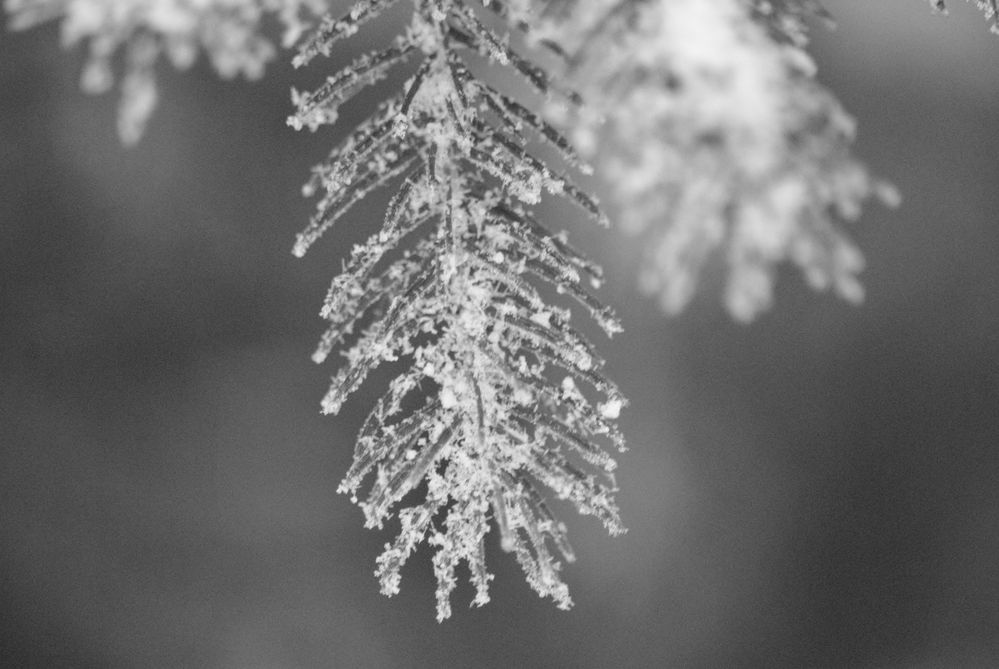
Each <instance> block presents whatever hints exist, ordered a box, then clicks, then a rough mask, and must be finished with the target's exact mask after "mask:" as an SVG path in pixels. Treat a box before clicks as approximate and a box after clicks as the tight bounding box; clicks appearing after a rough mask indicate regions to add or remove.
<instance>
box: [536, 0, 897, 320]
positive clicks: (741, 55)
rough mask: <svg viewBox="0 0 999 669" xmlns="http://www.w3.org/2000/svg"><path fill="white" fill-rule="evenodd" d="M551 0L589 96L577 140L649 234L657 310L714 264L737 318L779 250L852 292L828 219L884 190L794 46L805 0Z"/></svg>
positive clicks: (847, 250)
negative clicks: (855, 152) (597, 159)
mask: <svg viewBox="0 0 999 669" xmlns="http://www.w3.org/2000/svg"><path fill="white" fill-rule="evenodd" d="M556 4H558V5H560V7H559V9H557V10H556V11H555V12H554V14H553V15H552V16H551V17H550V19H549V29H548V33H549V34H551V35H554V37H555V38H556V39H558V40H559V41H561V42H562V43H563V44H565V45H566V47H567V48H568V49H570V51H571V52H572V53H573V54H574V60H573V63H572V70H571V74H572V78H573V81H574V82H575V83H576V84H577V86H578V87H579V88H580V90H581V92H582V94H583V96H584V98H585V99H586V100H587V101H588V103H589V104H588V105H587V106H585V107H582V108H580V109H579V110H578V113H577V114H576V115H575V117H574V118H571V119H569V122H571V123H573V124H574V126H575V134H574V139H575V140H576V142H577V143H578V145H579V146H580V147H581V149H585V150H586V151H587V152H588V153H590V154H595V153H596V152H598V151H599V152H600V153H601V155H602V156H604V158H603V160H602V168H603V170H602V175H603V176H604V177H606V178H607V179H608V180H609V181H610V182H611V186H612V187H613V189H614V194H615V196H616V204H617V205H618V210H619V213H620V221H621V223H622V224H623V225H624V226H625V227H626V228H628V229H630V230H632V231H642V232H644V233H646V234H651V236H652V237H653V243H651V244H649V245H648V246H647V247H646V248H647V249H648V251H647V257H646V262H645V264H644V267H643V269H642V274H641V283H642V285H643V287H644V288H645V289H646V290H648V291H649V292H651V293H655V294H658V295H659V297H660V300H661V303H662V305H663V307H664V308H665V309H666V310H667V311H669V312H676V311H679V310H680V309H682V308H683V307H684V306H685V305H686V304H687V303H688V302H689V301H690V299H691V297H692V295H693V294H694V292H695V289H696V287H697V286H698V284H699V282H700V279H701V275H702V274H703V272H704V271H705V269H706V268H707V267H709V266H711V265H714V264H719V265H721V264H723V265H724V266H726V267H727V281H726V286H725V303H726V306H727V307H728V310H729V312H730V313H731V314H732V315H733V316H734V317H735V318H737V319H738V320H743V321H746V320H750V319H752V318H753V317H755V316H756V315H757V314H758V313H759V312H760V311H762V310H764V309H766V308H767V307H769V306H770V304H771V301H772V295H773V285H774V277H775V272H776V268H777V267H778V266H779V265H780V264H782V263H785V262H790V263H793V264H795V265H797V266H798V267H799V268H800V269H801V270H802V272H803V273H804V275H805V277H806V279H807V280H808V282H809V283H810V284H811V285H812V286H814V287H815V288H818V289H825V288H831V289H832V290H834V291H835V292H836V293H838V294H839V295H840V296H842V297H844V298H846V299H848V300H851V301H858V300H860V299H861V297H862V295H863V290H862V287H861V285H860V283H859V282H858V280H857V274H858V272H859V271H860V270H861V269H862V266H863V258H862V256H861V253H860V251H859V250H858V249H857V247H856V246H855V245H854V244H853V243H852V242H851V241H850V240H849V238H848V237H847V236H846V234H845V233H844V232H843V231H842V230H841V228H840V225H839V222H840V221H842V220H853V219H855V218H857V217H858V216H859V214H860V210H861V204H862V202H863V201H864V200H865V199H866V198H868V197H870V196H871V195H876V196H878V197H880V198H881V199H882V200H884V201H887V202H893V201H894V200H895V199H896V197H897V196H896V195H895V194H894V191H893V190H892V189H891V188H890V187H888V186H886V185H884V184H881V183H879V182H878V181H877V180H875V179H873V178H872V177H871V176H870V175H869V174H868V172H867V170H866V169H865V168H864V166H863V165H862V164H861V163H859V162H858V161H857V160H856V159H855V158H854V157H853V156H852V155H851V152H850V145H851V143H852V140H853V135H854V124H853V120H852V119H851V118H850V117H849V116H848V115H847V114H846V113H845V112H844V110H843V109H842V108H841V106H840V105H839V103H838V102H837V101H836V99H835V98H834V97H833V96H832V95H831V94H830V93H829V92H828V91H826V90H825V89H824V88H822V87H821V86H820V85H819V84H818V83H817V82H816V80H815V67H814V65H813V63H812V60H811V59H810V58H809V56H808V55H807V54H806V52H805V51H804V49H803V48H802V47H803V44H804V37H805V31H804V21H803V19H804V16H805V15H807V14H808V13H810V12H817V11H820V9H821V8H820V7H819V6H818V4H817V3H816V2H807V1H806V2H800V1H790V0H788V1H784V2H773V1H768V0H712V1H711V2H702V1H701V0H669V1H657V2H619V1H617V0H586V1H585V2H582V1H568V0H563V2H561V3H556ZM604 121H606V126H603V125H602V124H603V122H604Z"/></svg>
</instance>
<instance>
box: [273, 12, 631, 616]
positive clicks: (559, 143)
mask: <svg viewBox="0 0 999 669" xmlns="http://www.w3.org/2000/svg"><path fill="white" fill-rule="evenodd" d="M392 4H394V3H393V2H391V1H386V0H367V1H362V2H358V3H355V4H354V5H353V7H352V8H351V9H350V10H349V11H348V12H347V13H346V14H345V15H343V16H340V17H336V18H332V17H327V18H326V19H324V20H323V21H322V22H321V24H320V26H319V27H318V29H317V30H316V31H315V32H314V33H313V34H312V35H310V36H309V37H308V38H307V39H306V40H305V41H304V42H303V44H302V47H301V49H300V50H299V55H298V57H297V58H296V64H299V65H303V64H305V63H307V62H309V61H311V60H312V59H313V58H315V57H316V56H319V55H325V54H328V53H329V52H330V47H331V45H332V44H333V43H335V42H336V41H337V40H340V39H343V38H346V37H350V36H351V35H353V34H354V33H355V32H356V31H357V29H358V27H359V26H360V25H361V24H362V23H364V22H366V21H367V20H369V19H372V18H374V17H375V16H377V15H378V14H379V13H380V12H382V11H384V10H385V9H386V8H387V7H388V6H390V5H392ZM483 8H485V9H487V10H493V11H492V12H488V11H483ZM523 16H524V15H523V7H518V6H515V5H511V4H502V3H496V2H495V1H494V2H482V3H477V2H472V1H470V0H468V1H466V0H416V1H415V3H414V10H413V12H412V19H411V22H410V23H409V25H408V27H407V29H406V30H405V32H404V33H403V34H401V35H398V36H397V37H395V39H394V40H393V41H392V42H391V44H389V45H388V46H387V47H386V48H384V49H382V50H379V51H375V52H372V53H369V54H366V55H364V56H361V57H360V58H358V59H357V60H355V61H354V63H353V64H352V65H350V66H348V67H346V68H343V69H341V70H339V71H337V72H335V73H334V74H333V75H331V76H329V77H328V78H327V79H326V81H325V83H323V84H322V85H320V86H319V87H318V88H316V89H315V90H313V91H311V92H308V93H299V92H295V94H294V101H295V104H296V106H297V112H296V113H295V114H294V115H293V116H292V117H291V118H290V119H289V123H290V124H291V125H293V126H294V127H296V128H304V127H308V128H310V129H313V130H315V129H317V128H318V127H320V126H322V125H325V124H331V123H335V122H336V119H337V116H338V109H339V107H340V105H341V104H343V103H345V102H347V101H348V100H350V99H351V98H352V97H353V96H354V95H355V94H356V93H357V92H358V90H360V89H361V88H363V87H365V86H367V85H370V84H372V83H373V82H375V81H377V80H379V79H380V78H382V77H384V76H386V75H387V73H388V72H389V71H390V70H392V69H393V68H396V67H400V66H403V65H404V64H409V66H410V67H415V73H414V74H413V75H412V76H411V77H410V78H409V79H408V80H407V81H406V82H405V84H404V86H403V87H402V89H401V90H400V91H398V92H397V93H396V94H395V95H393V96H391V97H390V98H389V99H387V100H385V101H384V102H383V103H382V104H381V105H380V106H379V107H378V108H377V110H376V111H375V112H374V113H373V114H372V115H371V116H370V117H369V118H368V119H367V120H366V121H364V122H363V123H361V124H360V125H359V126H358V127H356V128H355V129H354V130H353V131H352V132H351V134H350V135H349V136H348V137H347V138H346V139H345V140H343V142H341V143H340V145H339V146H338V147H336V148H335V149H334V150H333V152H332V153H331V154H330V156H329V159H328V160H326V161H324V162H323V163H322V164H320V165H318V166H317V167H316V168H315V169H314V170H313V175H312V178H311V179H310V181H309V182H308V184H307V185H306V192H307V193H321V198H320V201H319V203H318V207H317V212H316V214H315V215H314V216H313V218H312V220H311V221H310V223H309V225H308V226H307V227H306V228H305V230H304V231H303V232H302V233H300V234H299V236H298V238H297V240H296V243H295V246H294V253H295V255H297V256H301V255H304V254H305V253H306V251H307V250H308V249H309V248H310V247H311V246H312V244H313V243H315V241H316V240H317V239H318V238H319V237H320V236H321V235H322V234H324V233H325V232H326V231H327V230H328V229H329V228H330V227H331V226H332V225H333V224H334V223H336V222H337V221H339V220H341V219H343V218H344V217H345V215H346V214H347V213H348V212H349V210H350V209H351V207H352V206H353V205H354V204H355V203H357V202H358V201H359V200H361V199H363V198H364V197H366V196H367V195H368V194H369V193H371V192H372V191H374V190H376V189H379V188H393V189H395V192H394V194H393V196H392V198H391V201H390V202H389V204H388V206H387V208H386V212H385V217H384V220H383V224H382V228H381V230H380V231H378V232H377V233H375V234H374V235H372V236H371V237H370V238H369V239H368V240H367V241H366V242H365V243H363V244H360V245H358V246H356V247H355V248H354V249H353V252H352V253H351V255H350V259H349V260H348V261H347V263H346V266H345V268H344V271H343V272H342V273H341V274H339V275H338V276H337V277H336V278H334V280H333V283H332V285H331V287H330V290H329V293H328V295H327V298H326V301H325V303H324V306H323V309H322V312H321V313H322V316H323V317H324V318H325V319H326V320H327V321H328V329H327V331H326V332H325V334H324V335H323V337H322V338H321V341H320V344H319V346H318V348H317V350H316V353H315V355H314V360H316V361H317V362H322V361H323V360H325V359H326V358H327V356H329V355H330V354H331V353H332V352H334V351H336V350H340V349H341V348H343V347H346V352H345V354H344V355H345V358H346V360H345V362H344V364H343V365H342V366H341V367H340V369H339V370H338V372H337V373H336V375H335V376H334V377H333V380H332V384H331V386H330V389H329V392H328V393H327V394H326V396H325V398H324V399H323V403H322V406H323V411H324V412H326V413H337V412H338V411H339V410H340V408H341V407H342V406H343V404H344V402H345V401H346V400H347V399H348V397H349V396H350V395H351V394H352V393H353V392H354V391H355V390H357V388H358V387H360V385H361V384H362V383H363V382H364V381H365V379H366V378H367V377H368V375H369V374H370V372H371V371H372V370H374V369H375V368H376V367H378V366H380V365H382V364H385V363H391V364H393V365H394V369H397V370H399V371H398V374H397V376H396V377H395V378H394V379H393V380H392V381H391V382H390V383H389V387H388V390H387V391H386V392H385V394H384V395H383V396H382V397H381V398H380V399H379V400H378V401H377V402H376V404H375V406H374V408H373V409H372V410H371V412H370V413H369V414H368V417H367V419H366V421H365V423H364V425H363V427H362V428H361V431H360V434H359V435H358V439H357V445H356V448H355V452H354V463H353V465H352V466H351V468H350V470H349V471H348V472H347V475H346V477H345V478H344V480H343V482H342V483H341V484H340V487H339V490H340V491H341V492H345V493H349V494H351V495H352V496H353V499H354V500H355V501H356V502H357V503H358V504H359V506H360V507H361V509H362V510H363V512H364V516H365V520H366V525H367V526H368V527H382V525H383V524H384V523H385V522H386V521H387V520H389V519H390V518H392V517H394V516H397V517H398V519H399V523H400V533H399V535H398V537H397V538H396V539H395V541H394V542H392V543H389V544H386V547H385V551H384V552H383V553H382V555H381V556H380V557H379V558H378V560H377V565H378V566H377V570H376V574H377V576H378V578H379V580H380V584H381V591H382V592H383V593H384V594H386V595H392V594H395V593H396V592H398V590H399V586H400V569H401V568H402V566H403V564H404V563H405V562H406V560H407V559H408V557H409V556H410V555H411V554H412V553H413V551H415V550H416V548H417V546H418V545H419V544H421V543H426V544H428V545H431V546H433V547H434V551H435V552H434V558H433V565H434V572H435V575H436V578H437V582H438V587H437V617H438V619H439V620H443V619H445V618H447V617H449V616H450V615H451V606H450V594H451V592H452V591H453V589H454V587H455V569H456V567H457V566H458V564H459V563H460V562H462V561H464V562H466V563H467V564H468V567H469V570H470V574H471V581H472V583H473V585H474V586H475V588H476V595H475V598H474V601H473V604H476V605H482V604H485V603H486V602H487V601H488V600H489V595H488V585H489V581H490V580H491V579H492V576H491V575H490V574H489V571H488V569H487V567H486V562H485V545H486V536H487V534H488V533H489V531H490V529H491V527H492V526H495V527H496V528H497V530H498V533H499V538H500V540H499V543H500V545H501V547H502V548H503V549H504V550H506V551H509V552H512V553H513V554H514V556H515V557H516V559H517V561H518V562H519V563H520V565H521V567H522V569H523V571H524V573H525V575H526V578H527V581H528V583H529V584H530V585H531V587H532V588H533V589H534V590H536V591H537V592H538V593H539V594H540V595H542V596H546V597H550V598H552V599H553V600H554V602H555V603H556V604H557V605H558V606H559V607H560V608H568V607H569V606H570V605H571V599H570V597H569V593H568V588H567V587H566V585H565V583H564V582H563V580H562V579H561V577H560V574H559V572H560V569H561V562H560V560H566V561H572V560H573V559H574V554H573V551H572V549H571V547H570V545H569V543H568V540H567V538H566V528H565V525H564V524H563V523H562V522H561V521H559V520H558V519H557V518H556V517H555V515H554V514H553V513H552V511H551V509H550V508H549V506H548V503H547V502H546V500H545V497H544V494H543V492H542V491H544V490H548V491H550V492H551V493H553V494H554V496H555V497H557V498H559V499H564V500H568V501H570V502H571V503H572V504H574V505H575V506H576V508H577V509H578V510H579V512H581V513H583V514H589V515H594V516H596V517H597V518H599V519H600V520H601V521H602V522H603V524H604V525H605V526H606V527H607V529H608V530H609V531H610V532H611V533H615V534H616V533H620V532H623V531H624V528H623V526H622V525H621V521H620V517H619V512H618V509H617V506H616V504H615V502H614V499H613V494H614V492H615V490H616V486H615V483H614V477H613V473H612V472H613V470H614V468H615V463H614V460H613V459H612V458H611V456H610V454H609V449H612V448H617V449H623V447H624V440H623V437H622V435H621V433H620V431H619V430H618V428H617V427H616V424H615V423H616V419H617V417H618V414H619V412H620V410H621V408H622V406H623V405H624V403H625V400H624V398H623V396H622V394H621V392H620V390H619V389H618V388H617V386H616V385H615V384H614V383H613V382H612V381H610V380H609V379H608V378H607V376H606V375H605V374H604V372H603V371H602V368H603V367H604V360H603V359H602V357H601V356H600V354H599V353H598V352H597V351H596V349H595V348H594V346H593V345H592V344H591V343H590V342H589V341H587V339H586V338H585V337H584V336H583V335H582V334H581V333H580V332H579V331H577V330H576V329H575V328H574V327H573V326H572V325H571V324H570V318H571V314H572V311H571V309H570V308H568V307H567V306H555V305H550V304H548V303H547V302H546V300H545V298H544V297H543V296H542V294H541V291H540V286H542V285H544V284H549V285H552V286H554V287H555V288H556V290H557V292H559V293H562V294H565V295H566V296H569V297H571V298H573V299H574V300H575V302H576V303H577V304H578V305H580V306H581V307H582V309H583V310H584V311H587V312H588V313H589V314H590V315H591V316H592V317H593V318H594V319H595V320H596V321H597V323H598V324H599V325H600V326H601V327H602V328H603V329H604V331H605V332H606V333H607V334H613V333H615V332H617V331H618V330H619V329H620V325H619V324H618V321H617V319H616V318H615V317H614V315H613V313H612V312H611V311H610V310H609V309H607V308H606V307H605V306H603V305H602V304H601V303H600V302H599V300H597V298H595V297H594V296H593V295H592V294H591V293H590V292H589V290H590V288H591V287H597V286H599V284H600V281H601V278H602V277H601V272H600V269H599V268H598V267H597V266H596V265H594V264H593V263H592V262H591V261H589V260H588V259H586V258H585V257H583V256H582V255H581V254H580V253H579V252H578V251H576V250H575V249H573V248H572V247H571V246H570V245H569V244H568V243H567V241H566V239H565V237H564V235H562V234H554V233H552V232H551V231H549V230H548V229H547V227H546V226H545V225H544V223H543V222H541V221H539V220H538V219H537V218H536V216H535V214H534V212H533V210H532V205H535V204H537V203H538V202H539V201H540V199H541V197H542V193H543V192H545V191H547V192H549V193H551V194H557V195H561V196H562V197H564V198H565V199H567V200H569V201H570V202H573V203H574V204H575V205H577V206H578V207H579V208H580V209H581V210H582V211H583V212H584V213H586V214H588V215H589V216H591V217H593V218H594V219H596V220H598V221H603V215H602V213H601V212H600V209H599V208H598V206H597V203H596V202H595V201H594V200H593V199H592V198H591V197H589V196H588V195H587V194H586V192H585V191H584V190H582V189H581V188H580V187H579V186H577V185H576V184H574V183H573V181H572V180H571V179H570V178H569V177H568V176H567V175H565V174H563V173H562V172H561V171H559V170H557V169H555V168H554V167H553V166H551V165H550V164H549V163H548V162H546V161H543V160H541V159H539V158H536V157H535V156H534V154H533V153H532V152H531V151H530V149H529V146H528V135H533V136H534V137H535V139H538V140H542V141H545V142H547V143H548V144H550V145H551V146H553V147H554V148H555V149H556V151H557V152H558V153H559V154H560V155H561V158H562V162H563V163H564V166H565V167H567V168H572V167H573V166H577V165H579V159H578V157H577V156H576V154H575V152H574V150H573V149H572V147H571V145H570V143H569V141H568V140H567V139H566V138H565V137H563V136H562V135H561V134H560V133H559V132H558V130H556V129H555V128H554V127H552V126H551V125H549V124H548V123H547V122H546V121H545V120H543V119H542V118H541V117H540V116H539V115H537V114H536V113H534V112H532V111H531V110H530V109H529V108H528V107H527V106H525V105H524V104H522V103H521V102H519V101H517V100H515V99H513V98H512V97H510V96H508V95H505V94H503V93H501V92H499V91H498V90H496V89H495V88H493V87H492V86H490V85H489V84H488V83H487V82H485V81H483V80H482V79H480V78H479V77H477V76H476V75H475V74H473V72H472V71H471V69H470V68H469V65H468V63H469V58H470V57H474V56H476V55H477V56H479V57H485V58H486V59H488V60H489V61H490V62H492V63H493V65H494V66H502V67H504V68H507V69H509V70H512V71H514V72H517V73H519V74H520V75H521V78H523V79H524V80H525V81H526V82H527V83H528V84H529V85H530V86H532V87H533V88H535V89H536V90H537V91H539V92H541V93H543V94H545V95H562V96H563V97H566V98H567V99H569V100H570V101H572V100H574V99H575V96H574V95H573V94H571V93H570V92H559V91H558V86H557V85H556V84H555V83H554V82H553V81H552V80H551V78H550V76H549V74H548V73H547V72H546V71H545V70H544V69H543V68H542V67H540V66H538V65H537V64H535V63H533V62H531V61H530V60H528V59H527V58H525V57H524V56H522V55H521V54H520V53H519V52H518V51H517V50H515V49H514V48H513V47H511V46H510V40H509V39H508V37H507V36H506V35H505V34H501V33H498V32H496V31H495V30H494V29H493V28H492V27H491V24H496V23H499V24H500V25H502V26H514V27H515V26H516V25H518V24H520V23H522V22H523V20H524V19H523ZM368 477H373V482H372V483H371V487H370V489H369V490H368V492H367V495H366V496H365V497H364V498H363V499H359V498H358V497H357V493H358V491H359V489H360V488H361V486H362V484H363V482H364V481H365V479H367V478H368ZM559 556H560V557H559Z"/></svg>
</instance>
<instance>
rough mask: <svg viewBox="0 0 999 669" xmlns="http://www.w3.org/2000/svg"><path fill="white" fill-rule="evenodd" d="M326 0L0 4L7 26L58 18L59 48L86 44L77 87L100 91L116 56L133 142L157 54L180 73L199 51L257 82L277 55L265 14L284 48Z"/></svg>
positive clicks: (150, 100)
mask: <svg viewBox="0 0 999 669" xmlns="http://www.w3.org/2000/svg"><path fill="white" fill-rule="evenodd" d="M327 5H328V2H327V0H5V3H4V7H5V8H6V10H7V12H8V14H10V16H11V27H12V28H14V29H25V28H30V27H32V26H35V25H38V24H39V23H43V22H46V21H50V20H53V19H61V31H62V41H63V44H64V45H65V46H73V45H75V44H77V43H80V42H85V43H86V45H87V50H88V57H87V64H86V66H85V67H84V70H83V77H82V85H83V89H84V90H85V91H87V92H89V93H103V92H105V91H107V90H109V89H110V88H111V87H112V86H113V85H114V82H115V76H114V68H113V60H114V57H115V55H116V54H118V53H119V52H120V53H122V54H123V59H124V73H123V75H122V76H121V83H120V86H121V101H120V103H119V111H118V134H119V136H120V137H121V139H122V141H123V142H125V143H126V144H134V143H135V142H137V141H138V140H139V139H140V138H141V136H142V134H143V131H144V129H145V127H146V122H147V121H148V120H149V116H150V114H152V112H153V110H154V108H155V107H156V103H157V90H156V76H155V72H154V68H155V65H156V62H157V61H158V60H159V58H160V56H161V55H164V54H165V55H166V57H167V59H168V60H169V61H170V62H171V63H172V64H173V65H174V67H177V68H179V69H187V68H188V67H190V66H191V65H192V64H193V63H194V61H195V59H196V58H197V56H198V53H199V52H201V51H203V52H204V53H205V54H207V56H208V57H209V59H210V60H211V63H212V66H213V67H214V68H215V70H216V71H217V72H218V73H219V74H220V75H222V76H223V77H226V78H232V77H236V76H239V75H243V76H245V77H247V78H249V79H256V78H259V77H260V76H261V75H262V74H263V71H264V67H265V65H266V64H267V63H268V62H269V61H270V60H271V59H273V58H274V57H275V55H276V54H277V53H278V48H277V46H276V45H275V44H274V43H273V41H272V40H271V39H269V38H268V37H266V36H265V34H264V32H265V31H264V29H263V25H262V24H263V22H264V20H265V18H266V17H267V16H274V17H276V18H277V19H278V21H279V22H280V23H281V25H282V26H283V29H284V35H283V37H282V46H283V47H284V48H288V47H290V46H291V45H292V44H293V43H294V42H295V41H296V40H297V39H298V37H299V36H300V35H301V34H302V32H303V31H304V30H306V29H307V28H308V27H309V25H310V19H312V18H316V17H318V16H321V15H322V14H323V12H325V10H326V7H327Z"/></svg>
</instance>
